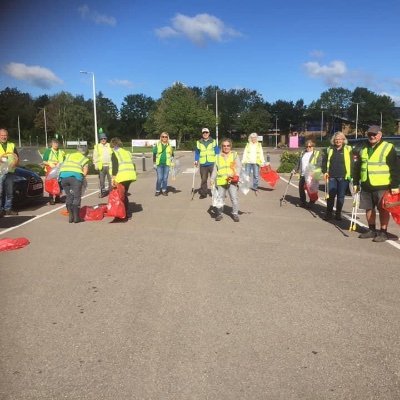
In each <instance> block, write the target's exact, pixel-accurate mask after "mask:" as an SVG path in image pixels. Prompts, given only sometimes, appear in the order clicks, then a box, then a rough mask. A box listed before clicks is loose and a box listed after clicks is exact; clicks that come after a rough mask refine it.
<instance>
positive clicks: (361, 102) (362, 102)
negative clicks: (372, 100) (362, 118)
mask: <svg viewBox="0 0 400 400" xmlns="http://www.w3.org/2000/svg"><path fill="white" fill-rule="evenodd" d="M353 104H355V105H356V106H357V107H356V139H357V137H358V105H359V104H365V102H364V101H360V102H358V103H356V102H353Z"/></svg>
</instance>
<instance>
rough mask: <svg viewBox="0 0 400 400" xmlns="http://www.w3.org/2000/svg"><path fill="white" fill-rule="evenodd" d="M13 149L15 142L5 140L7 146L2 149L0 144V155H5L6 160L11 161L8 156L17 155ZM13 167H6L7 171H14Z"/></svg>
mask: <svg viewBox="0 0 400 400" xmlns="http://www.w3.org/2000/svg"><path fill="white" fill-rule="evenodd" d="M14 150H15V144H14V143H11V142H7V147H6V151H4V149H3V146H2V145H1V144H0V157H7V159H8V162H10V161H11V159H10V157H17V155H16V154H15V153H14ZM14 171H15V167H11V168H10V167H8V172H14Z"/></svg>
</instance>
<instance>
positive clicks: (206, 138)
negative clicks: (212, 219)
mask: <svg viewBox="0 0 400 400" xmlns="http://www.w3.org/2000/svg"><path fill="white" fill-rule="evenodd" d="M201 135H202V138H201V139H200V140H198V141H197V142H196V149H195V153H194V165H195V167H197V166H199V165H200V177H201V185H200V190H199V194H200V199H205V198H206V197H207V194H208V186H207V181H208V177H209V176H211V174H212V171H213V168H214V163H215V157H216V156H217V155H218V154H219V152H220V149H219V147H218V145H217V142H216V140H215V139H213V138H212V137H211V136H210V131H209V130H208V128H203V129H202V130H201Z"/></svg>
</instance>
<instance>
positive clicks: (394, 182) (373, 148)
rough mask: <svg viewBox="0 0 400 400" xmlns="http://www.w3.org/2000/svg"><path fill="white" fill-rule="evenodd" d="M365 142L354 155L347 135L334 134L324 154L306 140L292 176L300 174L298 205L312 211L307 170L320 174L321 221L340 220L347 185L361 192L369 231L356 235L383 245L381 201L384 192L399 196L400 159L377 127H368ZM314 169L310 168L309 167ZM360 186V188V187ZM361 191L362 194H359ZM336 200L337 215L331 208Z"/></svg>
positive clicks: (387, 216)
mask: <svg viewBox="0 0 400 400" xmlns="http://www.w3.org/2000/svg"><path fill="white" fill-rule="evenodd" d="M367 137H368V142H367V144H366V145H365V146H364V147H363V148H362V149H361V151H360V153H359V154H353V151H352V148H351V146H349V145H348V144H347V139H346V136H345V135H344V134H343V133H342V132H336V133H335V134H334V135H333V137H332V139H331V145H330V146H329V147H328V149H327V151H326V152H324V153H323V152H321V151H320V150H317V149H316V148H315V143H314V142H313V141H312V140H306V143H305V150H304V151H303V152H302V153H301V155H300V159H299V163H298V165H297V168H295V169H294V170H293V171H292V173H294V172H298V173H299V174H300V181H299V196H300V206H301V207H307V208H311V207H312V205H313V203H314V202H315V200H314V199H311V198H310V200H309V202H308V203H307V202H306V191H305V186H306V175H307V170H308V171H310V170H311V171H313V172H312V173H314V174H315V175H318V174H321V173H322V174H323V177H324V179H325V181H326V187H327V207H326V214H325V217H324V219H325V220H327V221H329V220H331V219H332V218H335V219H336V220H341V219H342V208H343V203H344V199H345V195H346V192H347V190H348V188H349V184H350V182H352V184H353V193H354V194H357V193H360V208H363V209H365V210H366V218H367V222H368V230H367V231H366V232H363V233H361V234H360V235H359V238H360V239H372V240H373V241H374V242H384V241H386V240H387V239H388V235H387V227H388V223H389V219H390V214H389V212H388V211H387V210H385V209H384V208H383V206H382V198H383V196H384V194H385V192H386V191H387V190H390V192H391V194H398V193H399V186H400V160H399V158H398V157H397V154H396V150H395V148H394V146H393V145H392V144H391V143H389V142H386V141H384V140H382V131H381V128H380V127H379V126H378V125H371V126H370V127H369V128H368V131H367ZM310 166H311V167H313V168H310ZM360 185H361V186H360ZM360 190H361V191H360ZM335 199H336V212H335V216H333V209H334V205H335ZM377 210H378V211H379V223H380V229H379V230H378V229H377V227H376V211H377Z"/></svg>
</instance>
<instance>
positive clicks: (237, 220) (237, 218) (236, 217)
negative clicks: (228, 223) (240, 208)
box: [232, 214, 239, 222]
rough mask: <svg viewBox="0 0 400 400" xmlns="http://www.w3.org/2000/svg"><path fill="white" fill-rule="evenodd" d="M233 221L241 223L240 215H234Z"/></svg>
mask: <svg viewBox="0 0 400 400" xmlns="http://www.w3.org/2000/svg"><path fill="white" fill-rule="evenodd" d="M232 219H233V220H234V221H235V222H239V215H237V214H232Z"/></svg>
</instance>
